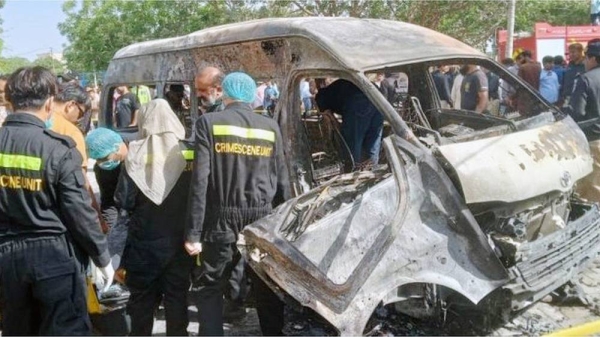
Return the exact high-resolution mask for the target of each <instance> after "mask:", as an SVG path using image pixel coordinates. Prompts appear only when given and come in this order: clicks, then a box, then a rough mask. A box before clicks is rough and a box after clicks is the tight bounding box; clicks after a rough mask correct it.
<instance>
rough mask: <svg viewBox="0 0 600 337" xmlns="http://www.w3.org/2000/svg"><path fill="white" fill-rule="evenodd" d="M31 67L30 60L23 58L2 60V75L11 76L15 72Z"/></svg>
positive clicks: (0, 70) (3, 58)
mask: <svg viewBox="0 0 600 337" xmlns="http://www.w3.org/2000/svg"><path fill="white" fill-rule="evenodd" d="M29 65H31V62H29V60H28V59H26V58H23V57H2V58H0V74H10V73H12V72H13V71H15V70H17V69H19V68H21V67H26V66H29Z"/></svg>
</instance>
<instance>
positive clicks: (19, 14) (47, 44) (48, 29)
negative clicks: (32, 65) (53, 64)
mask: <svg viewBox="0 0 600 337" xmlns="http://www.w3.org/2000/svg"><path fill="white" fill-rule="evenodd" d="M62 4H63V0H7V1H6V4H5V5H4V7H3V8H2V9H0V17H1V18H2V20H3V21H4V22H3V23H2V29H3V30H4V32H3V33H2V35H1V36H2V39H3V40H4V47H3V50H2V56H3V57H11V56H19V57H24V58H27V59H29V60H31V61H33V60H35V59H36V58H37V54H40V53H48V52H50V48H52V51H53V52H55V53H56V52H61V51H62V49H63V45H64V44H66V43H67V39H66V38H65V37H63V36H62V35H60V32H59V30H58V23H59V22H63V21H64V20H65V14H64V13H63V11H62Z"/></svg>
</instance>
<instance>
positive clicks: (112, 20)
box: [59, 0, 245, 71]
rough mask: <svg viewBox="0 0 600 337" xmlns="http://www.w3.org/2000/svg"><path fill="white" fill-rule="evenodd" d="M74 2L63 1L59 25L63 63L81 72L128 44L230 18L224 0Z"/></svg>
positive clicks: (104, 64) (100, 65)
mask: <svg viewBox="0 0 600 337" xmlns="http://www.w3.org/2000/svg"><path fill="white" fill-rule="evenodd" d="M79 6H80V8H77V7H78V4H77V2H76V1H75V0H68V1H65V3H64V4H63V11H64V12H65V13H66V14H67V19H66V21H65V22H63V23H61V24H59V29H60V31H61V33H62V34H63V35H65V36H66V37H67V39H68V40H69V42H70V45H69V46H68V47H67V48H66V50H65V51H64V55H65V58H66V60H67V63H68V65H69V67H70V68H71V69H78V70H80V71H93V70H95V69H103V68H106V67H107V65H108V62H109V61H110V59H111V58H112V56H113V55H114V53H115V52H116V51H117V50H119V49H120V48H122V47H124V46H127V45H129V44H131V43H134V42H141V41H146V40H150V39H158V38H166V37H173V36H177V35H183V34H187V33H190V32H193V31H196V30H200V29H202V28H205V27H209V26H214V25H218V24H222V23H225V22H228V21H229V20H228V17H227V16H226V15H227V8H226V6H225V3H223V2H212V1H183V0H172V1H157V0H148V1H126V0H110V1H99V0H84V1H83V2H82V3H79ZM236 13H237V11H236ZM241 19H245V18H241Z"/></svg>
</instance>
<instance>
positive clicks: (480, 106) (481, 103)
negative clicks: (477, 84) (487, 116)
mask: <svg viewBox="0 0 600 337" xmlns="http://www.w3.org/2000/svg"><path fill="white" fill-rule="evenodd" d="M488 101H489V98H488V92H487V90H481V91H479V92H478V93H477V106H476V107H475V112H477V113H482V112H484V111H485V109H486V108H487V104H488Z"/></svg>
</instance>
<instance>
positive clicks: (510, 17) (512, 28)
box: [504, 0, 516, 58]
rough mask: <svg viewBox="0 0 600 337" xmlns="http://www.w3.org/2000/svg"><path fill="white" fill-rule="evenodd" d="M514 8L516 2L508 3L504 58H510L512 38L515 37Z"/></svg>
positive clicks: (510, 0) (512, 0)
mask: <svg viewBox="0 0 600 337" xmlns="http://www.w3.org/2000/svg"><path fill="white" fill-rule="evenodd" d="M515 7H516V0H509V3H508V37H507V38H506V54H505V55H504V56H505V57H506V58H511V57H512V53H513V37H514V35H515Z"/></svg>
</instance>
